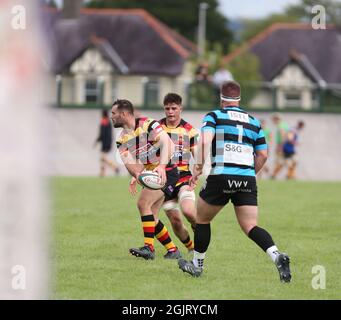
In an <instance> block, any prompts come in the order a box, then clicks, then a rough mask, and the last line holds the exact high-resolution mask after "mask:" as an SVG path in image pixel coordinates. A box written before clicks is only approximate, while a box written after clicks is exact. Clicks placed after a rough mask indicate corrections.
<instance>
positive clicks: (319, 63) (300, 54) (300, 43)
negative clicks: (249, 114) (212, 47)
mask: <svg viewBox="0 0 341 320" xmlns="http://www.w3.org/2000/svg"><path fill="white" fill-rule="evenodd" d="M245 50H248V51H249V52H251V53H253V54H254V55H255V56H256V57H257V58H258V59H259V62H260V74H261V76H262V83H261V84H259V85H260V87H261V90H259V91H258V94H257V95H256V96H255V97H254V98H253V99H252V100H251V101H250V103H249V104H250V106H252V107H268V106H275V107H276V108H278V109H288V108H291V107H300V108H303V109H307V110H314V109H317V108H319V107H320V104H321V103H323V101H322V99H323V95H324V94H323V92H324V91H325V90H326V89H328V94H329V95H335V99H336V98H337V96H339V97H341V32H340V30H338V29H337V27H336V26H332V25H329V26H327V28H326V29H319V30H315V29H313V28H312V26H311V25H310V24H301V23H275V24H273V25H272V26H270V27H269V28H267V29H266V30H265V31H263V32H261V33H260V34H258V35H257V36H255V37H254V38H252V39H251V40H249V41H248V42H247V43H246V45H245V46H243V47H240V48H238V49H236V50H235V51H233V52H231V53H230V54H228V55H227V56H225V58H224V62H225V63H228V62H231V61H232V60H233V59H234V58H236V57H237V56H239V55H241V54H242V53H243V52H245ZM329 98H331V97H329ZM339 101H340V104H341V100H339Z"/></svg>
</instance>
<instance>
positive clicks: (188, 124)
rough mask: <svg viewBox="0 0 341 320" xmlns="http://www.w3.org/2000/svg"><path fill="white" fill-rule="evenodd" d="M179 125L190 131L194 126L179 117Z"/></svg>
mask: <svg viewBox="0 0 341 320" xmlns="http://www.w3.org/2000/svg"><path fill="white" fill-rule="evenodd" d="M180 126H181V127H182V128H184V129H185V130H186V131H191V130H192V129H194V127H193V126H192V125H191V124H190V123H189V122H187V121H186V120H185V119H181V121H180Z"/></svg>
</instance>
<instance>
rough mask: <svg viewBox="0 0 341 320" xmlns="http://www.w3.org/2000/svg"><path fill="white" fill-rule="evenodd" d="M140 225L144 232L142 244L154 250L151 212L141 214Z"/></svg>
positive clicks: (153, 221) (153, 225) (153, 226)
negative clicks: (145, 214)
mask: <svg viewBox="0 0 341 320" xmlns="http://www.w3.org/2000/svg"><path fill="white" fill-rule="evenodd" d="M141 220H142V227H143V234H144V245H145V246H149V247H150V249H151V250H152V251H154V234H155V220H154V216H153V215H152V214H149V215H147V216H142V217H141Z"/></svg>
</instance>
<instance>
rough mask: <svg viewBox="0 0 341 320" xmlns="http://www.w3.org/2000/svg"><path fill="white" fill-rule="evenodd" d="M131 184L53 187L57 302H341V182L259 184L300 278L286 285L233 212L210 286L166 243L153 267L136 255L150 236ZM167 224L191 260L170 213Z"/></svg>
mask: <svg viewBox="0 0 341 320" xmlns="http://www.w3.org/2000/svg"><path fill="white" fill-rule="evenodd" d="M128 181H129V180H128V178H105V179H99V178H54V179H53V201H54V203H53V217H52V230H53V239H52V241H51V242H52V250H51V265H52V268H51V270H52V275H51V276H52V278H53V279H54V280H53V283H52V285H51V298H52V299H162V300H163V299H219V300H226V299H341V267H340V266H341V210H340V194H341V192H340V191H341V183H320V182H295V181H289V182H287V181H261V182H260V183H259V187H258V191H259V208H260V218H259V225H260V226H262V227H264V228H265V229H267V230H268V231H269V232H270V233H271V235H272V236H273V238H274V240H275V242H276V244H277V246H278V248H279V249H280V250H281V251H285V252H287V253H288V254H289V256H290V257H291V269H292V274H293V279H292V282H291V283H290V284H283V283H281V282H280V281H279V276H278V272H277V269H276V268H275V266H274V265H273V263H272V262H271V260H270V258H269V257H268V256H267V255H266V254H265V253H264V252H263V251H262V250H261V249H260V248H259V247H258V246H257V245H256V244H255V243H254V242H253V241H251V240H250V239H248V238H247V237H246V236H245V235H244V234H243V233H242V231H241V230H240V228H239V226H238V224H237V221H236V218H235V215H234V212H233V207H232V205H231V204H229V205H228V206H227V207H226V208H225V209H224V210H223V211H221V212H220V213H219V214H218V215H217V217H216V218H215V219H214V220H213V222H212V224H211V230H212V237H211V244H210V247H209V250H208V253H207V255H206V261H205V271H204V274H203V276H202V277H201V278H192V277H191V276H190V275H188V274H184V273H183V272H182V271H180V270H179V269H178V267H177V263H176V261H173V260H171V261H169V260H165V259H164V258H163V255H164V254H165V249H164V248H163V247H162V246H161V245H160V244H159V243H158V242H157V241H156V245H155V246H156V259H155V260H154V261H145V260H143V259H138V258H136V257H134V256H131V255H130V254H129V252H128V249H129V248H130V247H136V246H141V245H142V244H143V234H142V228H141V223H140V217H139V214H138V211H137V208H136V198H133V197H132V196H130V194H129V193H128V191H127V188H128ZM160 218H161V220H162V221H163V222H164V224H165V225H166V226H167V228H168V230H169V231H170V233H171V236H172V238H173V240H174V242H175V243H176V245H177V246H178V247H179V249H180V250H181V252H182V253H183V255H185V257H188V258H189V256H188V254H187V253H186V250H185V248H184V246H183V245H182V244H181V242H179V240H178V239H177V238H176V237H175V235H174V234H173V232H172V230H171V227H170V224H169V222H168V219H167V217H166V216H165V214H164V212H161V213H160ZM187 225H188V224H187ZM189 230H190V228H189ZM191 236H192V238H193V235H192V233H191ZM316 265H320V266H323V267H324V268H325V271H326V283H325V289H314V288H313V286H312V282H313V283H317V284H319V283H320V281H319V280H318V279H317V278H315V280H313V279H314V277H316V276H318V275H319V274H320V273H313V267H314V266H316ZM315 272H316V271H315ZM320 275H321V274H320Z"/></svg>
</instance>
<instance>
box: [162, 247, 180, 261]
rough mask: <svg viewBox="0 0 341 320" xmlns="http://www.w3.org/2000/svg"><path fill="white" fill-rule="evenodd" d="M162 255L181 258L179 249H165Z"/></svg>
mask: <svg viewBox="0 0 341 320" xmlns="http://www.w3.org/2000/svg"><path fill="white" fill-rule="evenodd" d="M163 257H164V258H165V259H179V258H181V252H180V250H179V249H176V250H175V251H167V253H166V254H165V255H164V256H163Z"/></svg>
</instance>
